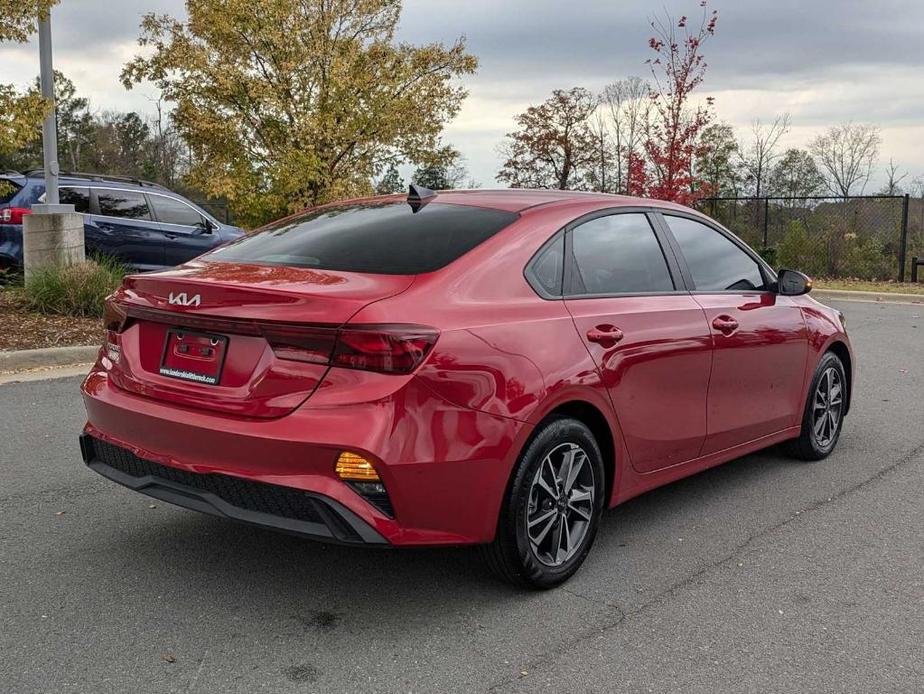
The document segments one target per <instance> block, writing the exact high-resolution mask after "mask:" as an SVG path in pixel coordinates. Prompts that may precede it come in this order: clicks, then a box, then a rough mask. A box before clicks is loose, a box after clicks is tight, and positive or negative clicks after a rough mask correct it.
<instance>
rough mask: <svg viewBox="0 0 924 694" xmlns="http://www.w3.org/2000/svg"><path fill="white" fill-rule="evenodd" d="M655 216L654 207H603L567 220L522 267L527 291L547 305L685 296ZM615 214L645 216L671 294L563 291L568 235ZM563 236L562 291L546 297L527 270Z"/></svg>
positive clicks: (569, 264)
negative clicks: (568, 302)
mask: <svg viewBox="0 0 924 694" xmlns="http://www.w3.org/2000/svg"><path fill="white" fill-rule="evenodd" d="M657 212H658V208H657V207H654V206H646V205H631V206H619V207H606V208H603V209H599V210H594V211H593V212H588V213H587V214H584V215H582V216H580V217H578V218H577V219H573V220H571V221H570V222H568V223H567V224H566V225H565V226H563V227H562V228H560V229H559V230H558V231H556V232H555V233H554V234H552V236H551V237H549V239H548V240H547V241H546V242H545V243H544V244H542V246H540V247H539V249H538V250H537V251H536V252H535V253H534V254H533V256H532V257H531V258H530V259H529V262H528V263H527V264H526V268H525V269H524V276H525V278H526V281H527V282H528V283H529V285H530V287H532V289H533V291H535V292H536V294H538V295H539V296H540V297H541V298H543V299H546V300H548V301H562V300H565V299H568V300H572V301H574V300H581V299H612V298H619V297H643V296H676V295H679V294H688V293H689V290H688V289H687V286H686V283H685V281H684V278H683V275H682V274H681V271H680V264H679V263H678V261H677V258H676V257H675V255H674V251H673V247H672V246H671V245H670V244H669V238H668V237H667V236H666V235H665V233H664V231H663V228H662V227H661V225H660V221H659V220H658V219H657V216H656V215H657ZM617 214H643V215H645V217H646V219H647V221H648V224H649V225H650V226H651V229H652V231H653V232H654V235H655V239H656V240H657V242H658V245H659V247H660V248H661V253H662V254H663V255H664V261H665V263H667V270H668V274H669V275H670V278H671V282H672V283H673V285H674V289H673V290H671V291H664V292H612V293H605V294H580V293H571V292H570V291H566V288H568V289H570V287H571V273H572V272H573V261H574V256H573V253H572V241H571V232H572V231H574V230H575V229H576V228H577V227H579V226H581V225H582V224H586V223H587V222H591V221H593V220H594V219H599V218H600V217H612V216H613V215H617ZM563 234H564V236H565V253H564V258H563V259H562V262H563V268H562V289H561V293H560V294H550V293H549V292H548V291H546V290H545V289H543V288H542V287H541V286H539V285H538V283H537V282H535V281H533V280H532V275H531V268H532V266H533V265H534V264H535V263H536V262H537V261H538V260H539V258H540V257H541V255H542V253H543V251H544V250H545V249H546V248H547V247H548V246H550V245H551V244H553V243H555V242H556V241H557V240H558V238H559V237H560V236H561V235H563Z"/></svg>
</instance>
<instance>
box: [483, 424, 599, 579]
mask: <svg viewBox="0 0 924 694" xmlns="http://www.w3.org/2000/svg"><path fill="white" fill-rule="evenodd" d="M578 461H580V462H578ZM568 478H570V479H568ZM605 489H606V484H605V478H604V470H603V457H602V455H601V454H600V447H599V446H598V445H597V441H596V439H595V438H594V436H593V434H592V433H591V432H590V429H588V428H587V426H586V425H584V424H583V423H582V422H580V421H578V420H576V419H571V418H567V417H556V418H554V419H551V420H549V421H548V422H547V423H545V424H543V425H542V427H541V428H540V429H539V430H537V431H536V433H535V434H534V435H533V437H532V439H531V440H530V442H529V443H528V444H527V446H526V447H525V448H524V450H523V452H522V453H521V454H520V457H519V459H518V461H517V465H516V468H515V469H514V472H513V478H512V480H511V482H510V485H509V488H508V490H507V493H506V496H505V499H504V505H503V507H502V509H501V513H500V518H499V520H498V525H497V535H496V536H495V539H494V542H492V543H491V544H489V545H483V546H482V547H481V548H480V549H481V553H482V556H483V558H484V559H485V561H486V562H487V564H488V566H489V567H490V569H491V570H492V571H493V573H494V574H496V575H497V576H498V577H500V578H502V579H504V580H505V581H508V582H510V583H513V584H515V585H518V586H522V587H527V588H533V589H537V590H544V589H548V588H554V587H555V586H557V585H560V584H561V583H564V582H565V581H567V580H568V579H569V578H571V576H573V575H574V574H575V572H577V570H578V569H579V568H580V567H581V564H583V563H584V559H585V558H586V557H587V554H588V552H589V551H590V548H591V545H593V542H594V538H595V537H596V534H597V528H598V526H599V522H600V514H601V512H602V510H603V506H604V503H605V499H604V490H605ZM563 491H565V493H564V494H563V493H562V492H563ZM556 493H557V496H556V495H555V494H556ZM588 494H589V495H590V498H589V499H588V498H587V495H588ZM550 514H551V515H550ZM529 522H532V526H531V529H528V528H527V524H528V523H529ZM550 523H551V525H550ZM537 540H538V541H537ZM556 540H557V542H558V545H557V547H556V546H555V542H556Z"/></svg>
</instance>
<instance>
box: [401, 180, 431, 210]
mask: <svg viewBox="0 0 924 694" xmlns="http://www.w3.org/2000/svg"><path fill="white" fill-rule="evenodd" d="M435 197H436V193H435V192H434V191H432V190H430V189H429V188H424V187H423V186H419V185H417V184H416V183H411V185H409V186H408V191H407V204H408V205H410V206H411V210H413V212H414V214H417V211H418V210H419V209H420V208H421V207H423V206H424V205H426V204H427V203H428V202H430V200H432V199H433V198H435Z"/></svg>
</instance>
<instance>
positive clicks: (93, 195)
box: [60, 183, 220, 227]
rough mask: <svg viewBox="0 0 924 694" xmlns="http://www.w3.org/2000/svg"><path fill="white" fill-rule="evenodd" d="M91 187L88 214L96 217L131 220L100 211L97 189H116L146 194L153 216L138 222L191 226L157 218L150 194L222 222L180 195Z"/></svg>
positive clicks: (90, 185) (211, 219)
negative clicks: (176, 201)
mask: <svg viewBox="0 0 924 694" xmlns="http://www.w3.org/2000/svg"><path fill="white" fill-rule="evenodd" d="M65 186H66V187H69V188H81V187H83V186H82V185H81V184H79V183H64V184H62V185H61V186H60V187H61V188H64V187H65ZM89 188H90V208H89V210H88V211H87V213H86V214H92V215H93V216H94V217H105V218H106V219H123V220H124V219H129V220H131V217H114V216H112V215H108V214H101V213H100V211H99V197H98V195H97V191H98V190H114V191H116V192H118V193H141V194H142V195H144V197H145V201H146V202H147V204H148V208H149V210H150V212H151V218H150V219H136V220H134V221H137V222H154V223H156V224H169V225H170V226H175V227H177V226H189V225H186V224H172V223H171V222H161V221H160V220H158V219H157V215H156V213H155V212H154V206H153V205H152V204H151V201H150V199H148V196H149V195H159V196H160V197H162V198H170V199H171V200H178V201H179V202H182V203H183V204H184V205H186V206H187V207H191V208H192V209H193V210H195V211H196V212H197V213H199V215H200V216H201V217H205V218H206V219H208V220H210V221H212V222H214V223H215V224H220V223H219V222H218V220H217V219H215V218H214V217H213V216H212V215H210V214H209V213H208V212H205V211H204V210H202V209H200V208H199V207H197V206H196V205H194V204H193V203H192V202H190V201H188V200H184V199H183V198H181V197H179V196H177V195H167V194H166V193H155V192H152V191H148V190H139V189H137V188H117V187H116V186H94V185H92V184H89Z"/></svg>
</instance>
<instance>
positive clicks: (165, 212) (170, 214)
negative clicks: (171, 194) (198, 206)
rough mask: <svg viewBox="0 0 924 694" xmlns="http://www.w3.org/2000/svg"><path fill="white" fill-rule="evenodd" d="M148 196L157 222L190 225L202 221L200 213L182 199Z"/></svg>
mask: <svg viewBox="0 0 924 694" xmlns="http://www.w3.org/2000/svg"><path fill="white" fill-rule="evenodd" d="M149 198H150V200H151V206H152V207H153V208H154V215H155V216H156V217H157V221H158V222H165V223H167V224H183V225H185V226H191V227H192V226H196V225H197V224H201V223H202V215H201V214H199V212H197V211H196V210H194V209H193V208H192V207H190V206H189V205H187V204H186V203H185V202H183V201H182V200H177V199H175V198H168V197H164V196H163V195H151V196H149Z"/></svg>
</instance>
